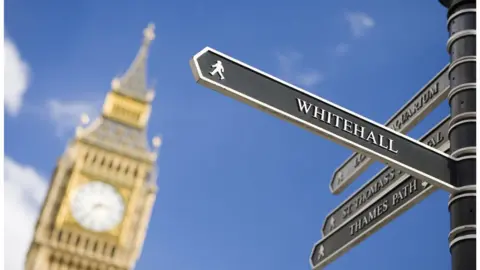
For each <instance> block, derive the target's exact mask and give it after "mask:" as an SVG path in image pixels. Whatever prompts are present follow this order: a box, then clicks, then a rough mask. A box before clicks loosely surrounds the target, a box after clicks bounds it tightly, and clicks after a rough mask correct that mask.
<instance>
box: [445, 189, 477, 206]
mask: <svg viewBox="0 0 480 270" xmlns="http://www.w3.org/2000/svg"><path fill="white" fill-rule="evenodd" d="M468 197H477V193H473V192H468V193H462V194H459V195H453V196H452V197H451V198H450V200H448V207H450V205H451V204H452V203H453V202H454V201H456V200H458V199H462V198H468Z"/></svg>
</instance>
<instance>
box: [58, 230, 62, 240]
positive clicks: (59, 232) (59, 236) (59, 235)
mask: <svg viewBox="0 0 480 270" xmlns="http://www.w3.org/2000/svg"><path fill="white" fill-rule="evenodd" d="M57 240H58V241H59V242H60V241H61V240H62V231H58V236H57Z"/></svg>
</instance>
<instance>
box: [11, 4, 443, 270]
mask: <svg viewBox="0 0 480 270" xmlns="http://www.w3.org/2000/svg"><path fill="white" fill-rule="evenodd" d="M5 10H6V12H5V29H6V43H5V44H6V45H5V46H6V51H5V52H6V59H7V64H6V72H11V74H13V75H11V76H6V78H7V83H6V90H5V91H6V98H5V99H6V103H5V106H6V111H5V112H6V118H5V155H6V161H5V170H6V174H5V175H6V176H5V177H6V180H5V181H6V184H5V185H6V186H5V189H6V197H5V204H6V206H5V207H6V210H5V211H6V212H5V215H6V221H7V222H9V224H8V223H7V224H6V244H7V245H10V244H11V246H12V248H11V249H9V252H11V256H9V254H6V258H7V259H8V258H11V259H9V260H8V261H7V263H9V265H10V267H11V268H8V269H11V270H17V269H20V268H19V266H20V265H21V263H22V259H23V256H24V254H25V253H24V252H25V249H26V247H27V245H28V242H29V237H30V236H31V230H32V228H33V226H34V222H35V219H36V215H37V213H38V207H39V203H40V202H41V198H42V196H43V194H44V192H45V189H46V183H47V180H46V179H48V178H49V175H50V173H51V172H52V170H53V167H54V164H55V162H56V159H57V158H58V157H59V155H60V154H61V153H62V152H63V149H64V146H65V144H66V143H67V141H68V139H69V138H70V137H71V136H72V134H73V128H74V127H75V126H76V125H77V124H78V123H79V121H78V119H79V118H78V117H79V114H80V113H81V112H84V111H85V112H88V113H90V114H91V115H94V114H95V113H96V112H97V111H98V110H100V108H101V103H102V102H103V98H104V96H105V93H106V92H107V91H108V90H109V87H110V81H111V79H112V78H113V77H114V76H116V75H120V74H121V73H122V72H124V71H125V70H126V69H127V68H128V66H129V64H130V62H131V61H132V60H133V58H134V56H135V54H136V52H137V50H138V48H139V45H140V41H141V38H142V37H141V35H142V30H143V28H144V27H145V26H146V25H147V24H148V23H149V22H154V23H155V24H156V34H157V38H156V40H155V41H154V43H153V45H152V48H151V57H150V60H149V66H148V74H149V82H150V84H151V85H153V86H154V87H155V90H156V99H155V101H154V103H153V112H152V117H151V120H150V126H149V136H150V137H153V136H155V135H162V137H163V140H164V144H163V145H162V148H161V150H160V157H159V160H158V166H159V178H158V184H159V187H160V191H159V193H158V197H157V201H156V204H155V208H154V211H153V216H152V220H151V223H150V229H149V232H148V235H147V238H146V242H145V246H144V250H143V254H142V257H141V258H140V260H139V262H138V264H137V268H136V269H139V270H150V269H152V270H153V269H172V270H176V269H186V268H188V269H191V270H212V269H232V270H236V269H239V270H240V269H241V270H245V269H262V270H263V269H276V270H280V269H285V270H291V269H310V266H309V263H308V259H309V254H310V251H311V248H312V246H313V244H314V243H315V242H316V241H317V240H319V239H320V236H321V235H320V229H321V225H322V223H323V219H324V218H325V216H326V215H327V214H328V213H329V212H330V210H332V209H333V208H335V207H336V206H337V205H338V204H340V203H341V202H342V201H343V199H345V198H346V197H348V196H349V195H350V194H351V193H352V192H354V191H355V190H356V189H357V188H359V187H360V186H361V185H362V184H363V183H364V182H365V181H366V180H368V179H370V178H371V177H372V176H373V175H374V174H375V173H376V172H378V170H380V169H381V168H382V167H383V165H381V164H376V165H375V166H372V167H371V168H370V169H369V170H368V171H367V172H366V173H364V174H363V175H362V176H361V177H359V178H358V180H357V181H355V182H354V184H353V185H352V186H351V187H349V188H348V189H347V190H345V191H344V192H343V193H342V194H341V195H332V194H330V191H329V189H328V184H329V181H330V179H331V175H332V173H333V171H334V170H335V169H336V168H337V167H338V166H339V165H340V164H341V163H342V162H343V161H344V160H345V159H346V158H347V157H348V156H350V154H351V151H350V150H348V149H346V148H343V147H341V146H338V145H336V144H335V143H333V142H330V141H327V140H325V139H323V138H321V137H318V136H316V135H313V134H311V133H309V132H307V131H304V130H302V129H300V128H298V127H296V126H293V125H291V124H289V123H287V122H285V121H282V120H279V119H276V118H274V117H272V116H270V115H267V114H264V113H262V112H260V111H258V110H255V109H253V108H251V107H249V106H247V105H244V104H241V103H239V102H237V101H234V100H232V99H229V98H227V97H225V96H222V95H220V94H218V93H216V92H214V91H212V90H209V89H206V88H204V87H202V86H200V85H197V84H196V83H195V81H194V79H193V77H192V74H191V71H190V68H189V65H188V61H189V59H190V58H191V57H192V56H193V55H194V54H195V53H196V52H198V51H199V50H201V49H202V48H203V47H205V46H210V47H213V48H215V49H218V50H219V51H221V52H224V53H227V54H229V55H231V56H233V57H235V58H237V59H240V60H242V61H243V62H246V63H248V64H250V65H253V66H255V67H257V68H259V69H262V70H264V71H266V72H268V73H271V74H273V75H275V76H278V77H280V78H282V79H285V80H287V81H289V82H292V83H294V84H298V85H300V86H302V87H303V88H305V89H306V90H308V91H311V92H313V93H315V94H317V95H320V96H322V97H325V98H327V99H329V100H331V101H333V102H336V103H338V104H340V105H342V106H344V107H346V108H348V109H350V110H352V111H355V112H357V113H360V114H362V115H364V116H366V117H369V118H372V119H374V120H376V121H378V122H381V123H384V122H385V121H386V120H387V119H388V118H390V116H391V115H392V114H393V113H394V112H396V111H397V110H398V109H399V108H400V107H401V106H402V105H403V104H404V103H405V102H406V101H407V100H408V99H410V97H411V96H412V95H413V94H415V93H416V92H417V91H418V90H419V89H420V88H421V87H422V86H423V85H424V84H425V83H426V82H427V81H429V80H430V79H431V78H432V77H433V76H434V75H435V74H436V73H437V72H438V71H440V70H441V68H443V66H444V65H445V64H446V63H447V62H448V54H447V52H446V49H445V44H446V40H447V32H446V26H445V25H446V10H445V9H444V8H443V7H442V6H441V5H440V4H439V3H438V2H437V1H418V3H416V5H415V8H412V7H411V5H405V1H398V0H391V1H381V0H377V1H373V0H372V1H361V2H359V1H354V0H351V1H303V2H302V4H299V2H298V1H296V2H294V1H283V2H279V1H251V0H245V1H230V2H226V1H220V0H206V1H191V0H188V1H187V0H177V1H153V0H152V1H147V0H143V1H93V0H83V1H57V0H52V1H33V0H29V1H27V0H15V1H13V0H7V1H5ZM11 42H13V43H11ZM8 48H9V51H7V49H8ZM15 48H16V49H15ZM8 53H10V55H9V54H8ZM9 57H10V58H9ZM9 59H11V61H10V62H9ZM19 60H20V63H23V64H22V65H18V63H19ZM10 64H11V65H10ZM25 70H28V72H27V73H25ZM25 74H27V75H25ZM6 75H8V73H6ZM9 78H11V79H9ZM9 80H10V81H9ZM448 111H449V110H448V105H447V104H445V103H444V104H442V105H441V106H440V107H439V108H438V109H437V110H435V111H434V112H433V113H432V114H431V115H429V116H428V117H427V119H425V120H424V121H422V122H421V124H420V125H418V126H417V127H416V128H415V129H414V130H413V131H412V132H410V133H409V135H410V136H412V137H414V138H419V137H420V136H421V135H423V134H424V133H425V132H426V131H427V130H429V129H430V128H431V127H433V126H434V125H435V124H436V123H437V122H438V121H440V120H441V119H443V118H444V117H445V116H446V115H447V114H448ZM25 168H29V169H28V170H26V169H25ZM18 179H21V181H20V180H18ZM8 194H10V195H8ZM12 194H13V195H12ZM447 199H448V195H447V193H446V192H443V191H437V192H436V193H434V194H433V195H431V196H430V197H428V198H427V199H426V200H424V201H423V202H421V203H420V204H418V205H417V206H415V207H414V208H413V209H411V210H410V211H408V212H407V213H405V214H403V215H402V216H401V217H399V218H397V219H396V220H394V221H393V222H392V223H390V224H389V225H387V226H386V227H384V228H383V229H382V230H380V231H379V232H377V233H375V234H374V235H373V236H371V237H370V238H369V239H367V240H366V241H364V242H362V243H361V244H360V245H358V246H357V247H355V248H354V249H352V250H351V251H350V252H348V253H347V254H345V255H343V256H342V257H341V258H340V259H338V260H337V261H335V262H334V263H332V264H331V265H330V266H329V267H328V268H327V269H332V270H334V269H358V270H360V269H391V270H393V269H405V267H409V269H436V270H442V269H450V255H449V250H448V241H447V235H448V232H449V214H448V209H447ZM18 211H21V212H22V213H24V215H22V217H18V218H13V217H12V219H9V216H10V215H12V213H14V212H17V213H18ZM18 224H22V226H20V225H18ZM9 237H10V238H9ZM9 241H10V243H9Z"/></svg>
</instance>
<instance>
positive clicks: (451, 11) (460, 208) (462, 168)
mask: <svg viewBox="0 0 480 270" xmlns="http://www.w3.org/2000/svg"><path fill="white" fill-rule="evenodd" d="M475 2H476V1H475V0H440V3H441V4H442V5H444V6H445V7H446V8H448V20H447V28H448V31H449V33H450V38H449V39H448V41H447V50H448V53H449V54H450V67H449V71H448V72H449V79H450V93H449V95H448V101H449V104H450V114H451V117H452V118H451V121H450V127H449V131H448V135H449V139H450V149H451V151H452V152H451V155H452V156H453V157H455V158H458V159H459V161H458V162H457V163H456V164H455V165H452V168H451V171H452V178H451V179H452V180H453V181H454V182H455V183H452V184H455V185H456V186H458V187H459V191H458V192H455V193H453V194H451V195H450V200H449V202H448V209H449V211H450V229H451V231H450V234H449V236H448V240H449V246H450V254H451V256H452V270H474V269H476V220H475V218H476V182H477V181H476V88H477V87H476V3H475Z"/></svg>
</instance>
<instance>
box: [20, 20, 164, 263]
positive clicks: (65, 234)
mask: <svg viewBox="0 0 480 270" xmlns="http://www.w3.org/2000/svg"><path fill="white" fill-rule="evenodd" d="M143 34H144V38H143V42H142V44H141V47H140V50H139V51H138V53H137V56H136V57H135V59H134V61H133V62H132V64H131V66H130V67H129V68H128V69H127V71H126V72H125V73H124V74H123V75H122V76H120V77H118V78H114V79H113V80H112V85H111V88H112V89H111V91H109V92H108V93H107V94H106V98H105V102H104V105H103V111H102V114H101V115H100V116H99V117H98V118H97V119H94V120H93V121H92V122H91V123H90V122H89V119H87V117H86V116H84V117H83V125H80V126H79V127H78V128H77V130H76V132H75V136H74V138H73V139H72V140H71V141H70V142H69V143H68V145H67V147H66V149H65V152H64V154H63V155H62V156H61V157H60V158H59V159H58V161H57V165H56V167H55V170H54V172H53V175H52V178H51V183H50V187H49V190H48V193H47V196H46V199H45V201H44V204H43V207H42V209H41V212H40V215H39V218H38V221H37V224H36V228H35V234H34V237H33V239H32V243H31V245H30V248H29V251H28V254H27V258H26V262H25V269H26V270H73V269H85V270H87V269H88V270H103V269H105V270H130V269H134V267H135V263H136V261H137V260H138V258H139V255H140V253H141V249H142V246H143V241H144V240H145V236H146V231H147V227H148V223H149V221H150V216H151V211H152V208H153V204H154V201H155V197H156V192H157V185H156V173H155V172H156V170H155V169H156V160H157V153H158V148H159V146H160V139H159V138H158V137H155V138H154V139H153V140H152V145H153V147H150V143H149V140H148V138H147V132H146V128H147V124H148V120H149V117H150V110H151V102H152V100H153V98H154V92H153V90H151V89H149V88H148V87H147V83H146V64H147V58H148V51H149V47H150V44H151V42H152V41H153V39H154V38H155V33H154V26H153V24H150V25H149V26H148V27H147V28H146V29H145V30H144V31H143Z"/></svg>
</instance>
